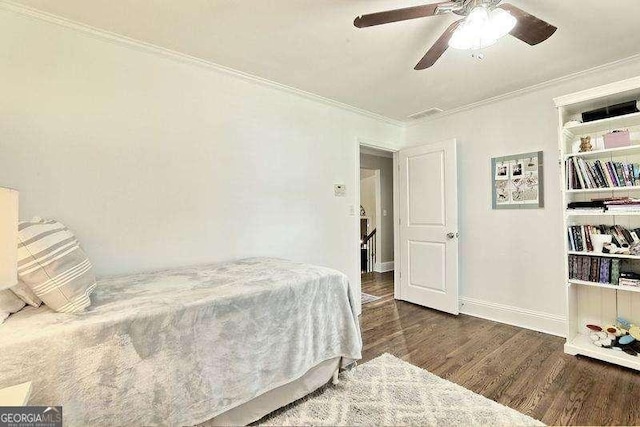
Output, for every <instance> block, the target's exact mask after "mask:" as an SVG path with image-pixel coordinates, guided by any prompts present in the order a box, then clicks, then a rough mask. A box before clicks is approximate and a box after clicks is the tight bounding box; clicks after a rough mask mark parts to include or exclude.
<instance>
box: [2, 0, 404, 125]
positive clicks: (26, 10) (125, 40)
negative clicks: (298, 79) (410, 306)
mask: <svg viewBox="0 0 640 427" xmlns="http://www.w3.org/2000/svg"><path fill="white" fill-rule="evenodd" d="M0 10H5V11H9V12H13V13H15V14H18V15H22V16H26V17H29V18H34V19H37V20H40V21H45V22H47V23H50V24H54V25H58V26H61V27H64V28H68V29H71V30H74V31H78V32H80V33H83V34H85V35H88V36H90V37H92V38H94V39H98V40H101V41H107V42H111V43H115V44H118V45H120V46H124V47H128V48H131V49H135V50H138V51H143V52H148V53H152V54H155V55H159V56H163V57H166V58H170V59H172V60H174V61H178V62H181V63H185V64H190V65H194V66H198V67H201V68H205V69H208V70H211V71H215V72H219V73H223V74H227V75H231V76H234V77H238V78H241V79H244V80H247V81H250V82H253V83H256V84H259V85H262V86H266V87H269V88H272V89H277V90H280V91H282V92H286V93H289V94H293V95H297V96H300V97H302V98H306V99H309V100H312V101H316V102H319V103H322V104H325V105H329V106H331V107H337V108H340V109H342V110H346V111H349V112H351V113H355V114H359V115H361V116H364V117H368V118H370V119H374V120H378V121H381V122H384V123H387V124H390V125H394V126H399V127H405V123H404V122H403V121H400V120H395V119H392V118H390V117H386V116H383V115H381V114H377V113H374V112H371V111H368V110H364V109H362V108H358V107H354V106H352V105H349V104H345V103H342V102H340V101H336V100H333V99H330V98H325V97H323V96H320V95H316V94H315V93H311V92H307V91H304V90H302V89H297V88H294V87H291V86H287V85H284V84H282V83H278V82H274V81H272V80H268V79H265V78H262V77H259V76H256V75H253V74H249V73H245V72H243V71H239V70H235V69H233V68H230V67H225V66H224V65H220V64H216V63H214V62H211V61H207V60H204V59H201V58H198V57H195V56H192V55H188V54H186V53H181V52H178V51H175V50H172V49H167V48H164V47H161V46H157V45H154V44H152V43H147V42H143V41H140V40H136V39H133V38H131V37H127V36H124V35H121V34H118V33H114V32H111V31H107V30H103V29H100V28H96V27H92V26H90V25H86V24H83V23H81V22H77V21H73V20H70V19H67V18H63V17H61V16H58V15H54V14H52V13H48V12H44V11H41V10H38V9H35V8H31V7H28V6H25V5H22V4H17V3H14V2H12V1H10V0H0Z"/></svg>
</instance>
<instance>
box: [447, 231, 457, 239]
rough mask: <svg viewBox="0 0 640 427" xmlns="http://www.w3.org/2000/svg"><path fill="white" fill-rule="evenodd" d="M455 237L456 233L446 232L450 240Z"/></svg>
mask: <svg viewBox="0 0 640 427" xmlns="http://www.w3.org/2000/svg"><path fill="white" fill-rule="evenodd" d="M455 237H458V233H447V239H449V240H451V239H453V238H455Z"/></svg>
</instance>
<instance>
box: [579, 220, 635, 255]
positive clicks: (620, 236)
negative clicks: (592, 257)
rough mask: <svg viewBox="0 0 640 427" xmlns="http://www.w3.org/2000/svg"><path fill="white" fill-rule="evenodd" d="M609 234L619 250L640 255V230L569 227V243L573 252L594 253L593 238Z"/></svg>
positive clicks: (620, 227) (607, 226)
mask: <svg viewBox="0 0 640 427" xmlns="http://www.w3.org/2000/svg"><path fill="white" fill-rule="evenodd" d="M594 234H607V235H610V236H611V242H612V243H613V244H615V245H616V246H617V247H618V248H622V249H625V250H627V252H629V253H631V254H640V228H636V229H627V228H624V227H622V226H620V225H604V224H603V225H570V226H569V227H567V241H568V247H569V250H570V251H572V252H592V251H593V243H592V239H591V236H592V235H594Z"/></svg>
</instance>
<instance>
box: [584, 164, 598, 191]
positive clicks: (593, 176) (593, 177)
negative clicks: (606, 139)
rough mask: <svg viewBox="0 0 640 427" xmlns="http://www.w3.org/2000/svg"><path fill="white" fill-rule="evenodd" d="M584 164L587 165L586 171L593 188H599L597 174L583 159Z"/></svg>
mask: <svg viewBox="0 0 640 427" xmlns="http://www.w3.org/2000/svg"><path fill="white" fill-rule="evenodd" d="M584 164H585V165H586V166H587V173H588V174H589V179H590V180H591V184H592V185H593V188H599V187H600V182H599V181H598V176H597V175H596V171H595V169H594V167H593V165H592V164H591V163H589V162H587V161H585V162H584Z"/></svg>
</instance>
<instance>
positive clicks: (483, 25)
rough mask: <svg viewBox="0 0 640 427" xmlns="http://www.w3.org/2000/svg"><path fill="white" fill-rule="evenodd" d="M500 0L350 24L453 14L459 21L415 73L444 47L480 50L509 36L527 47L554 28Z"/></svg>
mask: <svg viewBox="0 0 640 427" xmlns="http://www.w3.org/2000/svg"><path fill="white" fill-rule="evenodd" d="M501 1H502V0H452V1H446V2H440V3H434V4H426V5H423V6H414V7H407V8H403V9H395V10H388V11H386V12H378V13H371V14H368V15H362V16H358V17H357V18H356V19H355V20H354V21H353V25H355V26H356V27H358V28H365V27H372V26H374V25H381V24H388V23H390V22H398V21H406V20H409V19H416V18H425V17H427V16H435V15H447V14H451V13H454V14H456V15H459V16H462V17H463V18H462V19H459V20H457V21H455V22H454V23H453V24H451V25H450V26H449V27H448V28H447V29H446V30H445V32H444V33H443V34H442V35H441V36H440V38H439V39H438V40H437V41H436V42H435V43H434V45H433V46H431V49H429V51H428V52H427V53H426V54H425V55H424V57H423V58H422V59H421V60H420V62H418V64H417V65H416V66H415V69H416V70H424V69H426V68H429V67H431V66H432V65H433V64H435V63H436V61H437V60H438V59H440V57H441V56H442V54H444V52H445V51H446V50H447V48H448V47H452V48H454V49H482V48H485V47H488V46H491V45H492V44H494V43H495V42H497V41H498V39H499V38H501V37H503V36H505V35H507V34H511V35H512V36H514V37H515V38H517V39H520V40H522V41H523V42H525V43H528V44H529V45H531V46H534V45H537V44H538V43H542V42H543V41H545V40H547V39H548V38H549V37H551V36H552V35H553V33H555V32H556V30H557V28H556V27H554V26H553V25H551V24H549V23H548V22H545V21H543V20H542V19H540V18H537V17H535V16H533V15H531V14H529V13H527V12H525V11H524V10H522V9H520V8H518V7H516V6H514V5H512V4H509V3H503V4H500V3H501Z"/></svg>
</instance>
